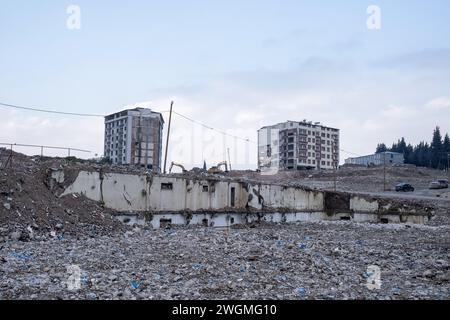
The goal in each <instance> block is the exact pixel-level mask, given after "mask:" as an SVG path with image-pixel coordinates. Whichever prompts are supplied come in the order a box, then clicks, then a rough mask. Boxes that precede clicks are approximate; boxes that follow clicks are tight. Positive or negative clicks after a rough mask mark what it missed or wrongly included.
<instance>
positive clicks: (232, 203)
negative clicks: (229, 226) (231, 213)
mask: <svg viewBox="0 0 450 320" xmlns="http://www.w3.org/2000/svg"><path fill="white" fill-rule="evenodd" d="M235 193H236V189H235V188H231V190H230V205H231V207H234V196H235Z"/></svg>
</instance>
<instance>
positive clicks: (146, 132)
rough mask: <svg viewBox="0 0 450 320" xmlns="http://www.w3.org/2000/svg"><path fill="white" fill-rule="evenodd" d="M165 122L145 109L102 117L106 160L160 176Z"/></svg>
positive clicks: (155, 113) (130, 110) (160, 116)
mask: <svg viewBox="0 0 450 320" xmlns="http://www.w3.org/2000/svg"><path fill="white" fill-rule="evenodd" d="M163 126H164V119H163V117H162V115H161V114H160V113H158V112H153V111H152V110H150V109H147V108H135V109H128V110H124V111H121V112H118V113H114V114H111V115H109V116H106V117H105V158H109V159H110V161H111V162H112V163H113V164H129V165H137V166H143V167H146V168H148V169H150V170H153V171H156V172H160V171H161V160H162V134H163Z"/></svg>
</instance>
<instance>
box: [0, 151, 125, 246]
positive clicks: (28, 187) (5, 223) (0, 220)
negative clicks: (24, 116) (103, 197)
mask: <svg viewBox="0 0 450 320" xmlns="http://www.w3.org/2000/svg"><path fill="white" fill-rule="evenodd" d="M3 151H4V150H3ZM3 153H4V152H3ZM7 154H10V151H7ZM7 159H9V161H8V163H6V162H5V160H6V159H5V157H4V155H3V156H2V157H1V158H0V240H5V239H8V238H20V239H21V240H29V239H33V238H35V239H37V240H39V239H43V238H48V237H53V238H55V237H64V235H76V236H79V237H83V236H90V237H93V236H96V235H104V234H109V233H111V232H115V231H119V230H122V229H124V228H125V227H124V226H123V225H122V224H121V223H120V222H119V221H117V220H116V219H115V218H114V217H113V215H114V213H115V212H114V211H113V210H110V209H107V208H104V207H102V206H101V204H99V203H96V202H93V201H91V200H89V199H86V198H84V197H81V196H78V195H71V196H67V197H62V198H58V197H57V196H56V195H55V194H54V193H53V192H52V191H50V190H49V188H48V186H47V184H46V179H47V175H48V170H49V168H61V167H64V166H67V165H69V164H70V162H71V161H72V160H67V159H57V158H42V159H41V158H40V157H27V156H25V155H22V154H19V153H15V152H14V153H13V156H12V158H10V157H9V156H8V158H7ZM11 160H12V161H11ZM5 164H6V166H5Z"/></svg>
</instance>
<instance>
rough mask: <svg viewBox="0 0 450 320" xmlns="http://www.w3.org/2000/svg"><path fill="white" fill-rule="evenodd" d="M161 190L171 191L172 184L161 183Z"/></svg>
mask: <svg viewBox="0 0 450 320" xmlns="http://www.w3.org/2000/svg"><path fill="white" fill-rule="evenodd" d="M161 190H173V183H161Z"/></svg>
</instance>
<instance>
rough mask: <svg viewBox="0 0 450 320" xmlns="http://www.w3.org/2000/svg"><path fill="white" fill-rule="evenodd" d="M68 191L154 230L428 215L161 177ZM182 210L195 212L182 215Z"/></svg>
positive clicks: (327, 196)
mask: <svg viewBox="0 0 450 320" xmlns="http://www.w3.org/2000/svg"><path fill="white" fill-rule="evenodd" d="M51 177H52V178H53V179H54V181H53V183H59V184H60V185H61V184H62V183H63V181H62V180H64V174H63V173H55V172H52V174H51ZM232 190H234V201H233V199H232V194H233V191H232ZM72 193H78V194H83V195H85V196H86V197H87V198H89V199H92V200H94V201H102V202H103V203H104V205H105V206H106V207H108V208H111V209H115V210H118V211H122V212H124V213H126V212H134V213H138V212H152V213H153V216H154V217H155V219H153V220H152V225H153V226H154V227H159V224H160V220H161V219H162V221H164V220H171V222H172V223H174V224H203V225H205V224H206V225H211V224H212V225H216V226H227V225H232V224H235V223H239V222H242V221H244V222H246V223H250V222H252V221H256V220H257V221H268V222H294V221H316V220H340V219H345V220H354V221H371V222H401V223H409V222H411V223H423V222H424V221H426V220H427V217H428V215H427V214H426V213H425V212H421V211H420V209H417V207H404V206H400V207H399V206H398V204H397V205H393V204H391V202H390V200H386V199H383V201H381V200H377V199H372V198H370V197H364V196H360V195H351V194H346V193H334V192H326V191H317V190H305V189H302V188H295V187H285V186H278V185H268V184H252V183H245V182H237V181H231V180H230V181H227V180H217V179H188V178H184V177H176V176H163V175H161V176H147V175H135V174H119V173H104V174H100V173H98V172H88V171H80V172H79V174H78V176H77V178H76V179H75V181H74V182H73V183H72V184H71V185H70V186H68V187H67V188H66V189H65V191H64V193H63V194H62V196H64V195H67V194H72ZM186 212H193V213H194V214H191V215H190V216H188V217H187V216H186ZM204 212H207V213H204ZM218 213H220V214H218ZM258 213H263V215H259V214H258Z"/></svg>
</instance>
